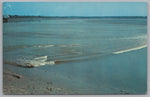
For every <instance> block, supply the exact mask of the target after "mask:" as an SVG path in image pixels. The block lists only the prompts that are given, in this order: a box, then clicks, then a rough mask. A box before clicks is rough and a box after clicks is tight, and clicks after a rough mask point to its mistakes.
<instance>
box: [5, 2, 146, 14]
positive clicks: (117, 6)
mask: <svg viewBox="0 0 150 97" xmlns="http://www.w3.org/2000/svg"><path fill="white" fill-rule="evenodd" d="M3 15H21V16H147V3H146V2H4V3H3Z"/></svg>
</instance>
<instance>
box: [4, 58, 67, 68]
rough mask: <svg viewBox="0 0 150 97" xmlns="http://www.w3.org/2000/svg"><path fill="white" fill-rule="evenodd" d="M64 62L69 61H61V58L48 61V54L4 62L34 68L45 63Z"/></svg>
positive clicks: (55, 63) (56, 63)
mask: <svg viewBox="0 0 150 97" xmlns="http://www.w3.org/2000/svg"><path fill="white" fill-rule="evenodd" d="M62 62H67V61H61V60H56V61H47V56H41V57H36V58H33V59H32V60H26V59H19V61H18V62H10V61H4V64H9V65H14V66H17V67H22V68H34V67H39V66H44V65H58V64H60V63H62Z"/></svg>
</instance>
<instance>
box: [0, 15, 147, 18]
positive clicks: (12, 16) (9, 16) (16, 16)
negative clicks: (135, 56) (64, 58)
mask: <svg viewBox="0 0 150 97" xmlns="http://www.w3.org/2000/svg"><path fill="white" fill-rule="evenodd" d="M4 17H5V16H3V18H4ZM14 17H15V18H31V17H34V18H39V17H41V18H147V16H19V15H8V17H7V18H14Z"/></svg>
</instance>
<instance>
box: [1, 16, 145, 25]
mask: <svg viewBox="0 0 150 97" xmlns="http://www.w3.org/2000/svg"><path fill="white" fill-rule="evenodd" d="M16 18H31V19H32V18H34V19H36V18H45V19H50V18H51V19H90V18H104V19H108V18H129V19H136V18H137V19H138V18H144V19H146V18H147V16H18V15H5V16H3V22H4V23H5V22H9V19H16Z"/></svg>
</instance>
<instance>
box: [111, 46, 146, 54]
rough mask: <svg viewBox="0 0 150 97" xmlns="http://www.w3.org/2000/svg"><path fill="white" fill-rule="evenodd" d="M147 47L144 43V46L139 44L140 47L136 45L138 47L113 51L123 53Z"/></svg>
mask: <svg viewBox="0 0 150 97" xmlns="http://www.w3.org/2000/svg"><path fill="white" fill-rule="evenodd" d="M145 47H147V45H142V46H139V47H136V48H131V49H127V50H122V51H116V52H113V54H121V53H125V52H130V51H134V50H139V49H142V48H145Z"/></svg>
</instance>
